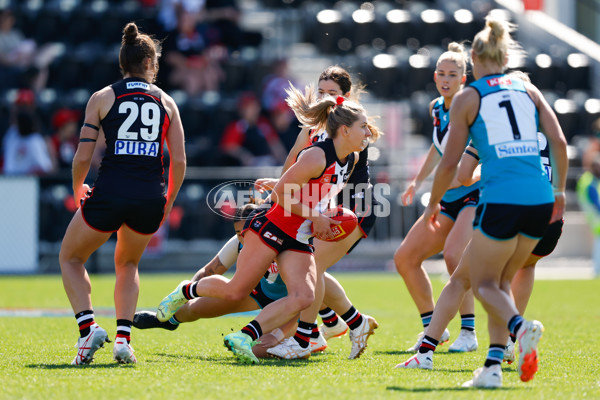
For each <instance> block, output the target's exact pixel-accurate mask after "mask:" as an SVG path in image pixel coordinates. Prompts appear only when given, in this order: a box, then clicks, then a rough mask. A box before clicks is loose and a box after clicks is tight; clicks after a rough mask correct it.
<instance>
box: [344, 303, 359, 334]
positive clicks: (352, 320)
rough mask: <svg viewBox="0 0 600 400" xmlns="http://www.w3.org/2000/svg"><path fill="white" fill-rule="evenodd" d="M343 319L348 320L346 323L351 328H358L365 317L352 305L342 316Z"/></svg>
mask: <svg viewBox="0 0 600 400" xmlns="http://www.w3.org/2000/svg"><path fill="white" fill-rule="evenodd" d="M341 317H342V319H343V320H344V321H346V324H347V325H348V327H349V328H350V329H356V328H358V327H359V326H360V324H362V322H363V317H362V315H361V314H360V313H359V312H358V310H357V309H356V308H354V306H350V309H349V310H348V311H346V312H345V313H344V314H343V315H342V316H341Z"/></svg>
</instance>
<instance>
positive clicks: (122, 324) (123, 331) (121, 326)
mask: <svg viewBox="0 0 600 400" xmlns="http://www.w3.org/2000/svg"><path fill="white" fill-rule="evenodd" d="M131 325H132V322H131V321H130V320H128V319H118V320H117V339H118V338H125V339H126V340H127V343H129V342H131Z"/></svg>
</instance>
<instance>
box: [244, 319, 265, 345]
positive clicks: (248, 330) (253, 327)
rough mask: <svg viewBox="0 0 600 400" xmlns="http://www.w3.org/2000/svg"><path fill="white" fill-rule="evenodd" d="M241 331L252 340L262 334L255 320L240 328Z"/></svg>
mask: <svg viewBox="0 0 600 400" xmlns="http://www.w3.org/2000/svg"><path fill="white" fill-rule="evenodd" d="M242 332H243V333H245V334H246V335H248V336H250V337H251V338H252V340H253V341H254V340H256V339H258V338H259V337H261V336H262V328H261V327H260V324H259V323H258V321H257V320H255V319H254V320H252V321H250V323H249V324H248V325H246V326H245V327H243V328H242Z"/></svg>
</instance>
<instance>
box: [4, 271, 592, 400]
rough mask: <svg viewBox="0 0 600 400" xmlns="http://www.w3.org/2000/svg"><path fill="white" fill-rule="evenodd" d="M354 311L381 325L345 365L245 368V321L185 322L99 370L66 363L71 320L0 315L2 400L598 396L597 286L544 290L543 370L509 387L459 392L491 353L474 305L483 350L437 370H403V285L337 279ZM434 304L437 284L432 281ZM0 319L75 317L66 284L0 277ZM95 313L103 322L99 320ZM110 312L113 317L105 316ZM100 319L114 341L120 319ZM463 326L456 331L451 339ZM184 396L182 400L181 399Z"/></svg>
mask: <svg viewBox="0 0 600 400" xmlns="http://www.w3.org/2000/svg"><path fill="white" fill-rule="evenodd" d="M336 276H337V277H338V279H339V281H340V282H341V283H342V284H343V285H344V287H345V288H346V290H347V293H348V295H349V297H350V298H351V299H352V301H353V302H354V304H355V305H356V306H357V308H358V309H359V310H360V311H362V312H364V313H367V314H370V315H373V316H374V317H375V318H377V320H378V321H379V323H380V328H379V329H378V330H377V331H376V334H375V335H374V336H372V337H371V339H370V340H369V347H368V349H367V351H366V352H365V353H364V354H363V356H362V357H361V358H360V359H358V360H352V361H350V360H347V356H348V353H349V351H350V343H349V340H348V338H347V336H345V337H343V338H340V339H333V340H331V341H330V343H329V348H328V349H327V351H326V352H325V353H323V354H321V355H317V356H314V357H311V358H310V359H309V360H301V361H279V360H266V361H264V362H262V364H260V365H257V366H246V365H240V364H238V363H237V362H236V361H235V359H234V358H233V357H232V355H231V353H229V352H228V351H227V350H226V349H225V347H223V344H222V343H223V341H222V336H223V335H224V334H227V333H229V332H231V331H232V330H238V329H240V328H241V327H242V326H243V325H244V324H245V323H247V322H248V321H249V320H250V319H251V318H250V317H249V316H236V317H222V318H218V319H212V320H203V321H198V322H196V323H192V324H187V325H182V326H181V327H180V328H179V329H178V330H177V331H175V332H169V331H164V330H146V331H139V330H135V329H134V331H133V332H132V346H133V347H134V348H135V351H136V356H137V359H138V364H137V365H118V364H116V363H114V362H113V361H112V360H111V357H112V346H111V345H110V344H109V345H108V346H107V347H106V348H104V349H101V350H100V351H98V352H97V353H96V358H95V361H94V363H93V364H91V365H90V366H85V367H73V366H71V365H70V362H71V360H72V359H73V357H74V356H75V353H76V350H75V348H74V347H73V346H74V344H75V342H76V340H77V336H78V333H77V327H76V322H75V319H74V318H73V316H72V315H71V316H64V317H14V316H12V317H11V316H5V317H0V339H1V341H0V382H1V385H2V388H1V390H0V399H9V398H10V399H12V398H15V399H21V398H27V399H55V398H61V399H63V398H76V397H79V398H83V399H88V398H89V399H117V398H122V399H138V398H154V399H174V398H177V399H182V398H188V399H191V398H194V399H221V400H222V399H240V398H244V399H259V398H260V399H301V398H302V399H307V398H323V397H324V398H328V397H329V398H350V399H379V398H383V399H387V398H389V399H392V398H393V399H396V398H402V399H413V398H414V399H417V398H418V399H429V398H444V399H454V398H457V399H459V398H460V399H480V398H485V399H506V398H514V399H583V398H589V399H593V398H596V399H597V398H600V350H599V346H598V340H599V337H598V332H599V331H600V306H599V305H600V301H599V300H600V295H599V293H600V280H599V279H596V280H588V281H538V282H537V283H536V287H535V289H534V295H533V298H532V301H531V303H530V307H529V310H528V312H527V313H526V317H528V318H535V319H539V320H540V321H542V322H543V323H544V325H545V327H546V330H545V334H544V338H543V340H542V342H541V343H540V357H541V362H540V371H539V372H538V374H537V375H536V378H535V379H534V380H533V381H531V382H528V383H522V382H521V381H520V380H519V378H518V376H517V373H516V366H515V364H513V365H512V366H506V364H505V365H504V368H503V372H504V373H503V378H504V387H503V388H501V389H497V390H472V389H463V388H461V387H460V385H461V383H463V382H464V381H466V380H468V379H470V377H471V374H472V371H473V370H475V369H476V368H478V367H479V366H481V365H482V363H483V360H484V359H485V355H486V350H487V346H488V344H489V343H488V338H487V331H486V322H485V321H484V319H485V318H484V315H485V314H484V312H483V310H482V309H481V307H480V306H479V304H478V305H477V310H476V317H477V321H476V326H477V332H478V338H479V345H480V346H479V350H478V351H477V352H475V353H471V354H449V353H447V352H446V351H447V350H446V349H447V346H442V347H440V348H439V350H438V351H437V352H436V356H435V359H434V370H433V371H422V370H416V371H415V370H408V371H406V370H396V369H394V368H393V367H394V366H395V365H396V364H397V363H398V362H400V361H403V360H405V359H406V358H408V357H409V354H408V353H406V352H404V349H405V348H407V347H409V346H410V345H412V344H413V342H414V340H415V337H416V334H417V333H419V332H420V331H421V327H420V320H419V316H418V313H417V311H416V308H415V306H414V305H413V303H412V301H411V300H410V299H409V295H408V293H407V291H406V288H405V287H404V284H403V282H402V281H401V279H400V277H399V276H397V275H393V274H383V273H373V274H337V275H336ZM184 278H185V276H183V275H148V274H146V275H144V274H143V273H142V276H141V293H140V299H139V303H138V308H139V309H152V308H154V307H156V305H157V304H158V302H159V301H160V300H161V299H162V298H163V296H164V295H166V294H167V293H168V292H169V291H171V290H172V288H173V287H174V286H175V285H176V284H177V283H178V282H179V281H180V280H181V279H184ZM113 282H114V277H113V276H111V275H106V276H104V275H101V276H93V277H92V285H93V294H92V297H93V302H94V307H95V308H96V310H107V309H108V310H109V309H110V308H111V307H112V305H113V300H112V287H113ZM433 283H434V289H435V293H436V296H437V295H438V294H439V292H440V290H441V288H442V282H441V281H440V280H439V279H438V278H433ZM0 293H1V295H0V310H3V309H8V308H19V309H21V308H36V309H37V308H48V309H56V308H62V309H64V308H68V307H69V303H68V301H67V298H66V295H65V294H64V291H63V288H62V283H61V280H60V277H59V276H25V277H0ZM98 314H100V313H98ZM104 315H106V313H104ZM96 321H98V322H99V323H100V325H102V326H103V327H104V328H105V329H106V330H107V331H108V332H109V336H110V337H111V338H114V335H115V330H116V326H115V321H114V318H113V317H110V316H102V315H99V316H97V318H96ZM459 323H460V322H459V321H458V320H457V319H455V320H454V321H452V324H451V325H450V331H451V334H452V338H451V340H453V338H454V337H455V335H456V334H457V333H458V330H459ZM184 396H185V397H184Z"/></svg>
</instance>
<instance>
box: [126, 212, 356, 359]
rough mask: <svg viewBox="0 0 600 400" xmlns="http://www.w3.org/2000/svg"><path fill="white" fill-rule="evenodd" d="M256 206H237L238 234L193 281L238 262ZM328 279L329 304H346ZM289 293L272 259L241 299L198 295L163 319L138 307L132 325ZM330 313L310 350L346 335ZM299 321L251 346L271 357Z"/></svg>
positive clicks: (239, 308)
mask: <svg viewBox="0 0 600 400" xmlns="http://www.w3.org/2000/svg"><path fill="white" fill-rule="evenodd" d="M257 207H258V206H256V205H255V204H247V205H246V206H244V207H242V208H239V209H238V210H237V212H236V214H235V217H234V222H233V226H234V229H235V233H236V235H235V236H233V237H232V238H231V239H230V240H229V241H228V242H227V243H226V244H225V245H224V246H223V248H221V250H220V251H219V252H218V253H217V255H216V256H215V257H214V258H213V259H212V260H211V261H210V262H209V263H208V264H207V265H205V266H204V267H202V268H201V269H200V270H198V271H197V272H196V274H194V277H193V278H192V282H196V281H198V280H200V279H202V278H204V277H206V276H210V275H215V274H218V275H223V274H224V273H225V272H227V271H228V270H229V268H231V266H233V265H234V264H235V263H236V261H237V258H238V254H239V251H240V250H241V248H242V246H243V243H244V239H243V237H242V236H241V234H240V233H241V231H242V229H243V226H244V222H245V220H246V218H248V215H249V214H250V213H251V212H252V211H254V210H255V209H256V208H257ZM325 279H326V292H327V293H326V296H325V298H326V299H327V300H328V301H330V304H331V305H332V307H333V308H334V309H339V307H340V306H339V304H340V303H341V304H342V307H343V305H344V304H345V302H347V301H348V300H347V298H346V295H345V293H344V290H343V288H342V287H341V285H340V284H339V283H338V282H337V280H336V279H335V278H334V277H333V276H331V275H329V274H327V275H326V277H325ZM286 294H287V288H286V286H285V283H284V282H283V281H282V279H281V277H280V276H279V271H278V268H277V263H275V262H273V263H272V264H271V267H270V268H269V270H268V271H267V272H266V273H265V276H264V278H262V279H261V281H260V283H259V284H258V285H257V286H256V288H255V289H254V290H253V291H252V293H250V295H249V296H248V297H246V298H244V299H242V300H240V301H231V300H225V299H217V298H212V297H201V298H197V299H194V300H191V301H190V302H188V303H186V304H184V305H183V306H182V307H181V308H180V309H179V310H177V312H176V313H175V315H173V317H171V319H169V320H168V321H166V322H160V321H159V320H158V318H157V316H156V313H155V312H153V311H139V312H136V314H135V317H134V319H133V326H134V327H136V328H138V329H149V328H163V329H167V330H175V329H177V327H178V326H179V324H180V323H185V322H193V321H197V320H198V319H201V318H215V317H219V316H222V315H226V314H231V313H238V312H246V311H254V310H258V309H261V308H264V307H265V306H267V305H268V304H270V303H272V302H273V301H275V300H278V299H280V298H282V297H284V296H286ZM323 308H327V306H324V307H323ZM331 314H333V315H330V316H329V318H327V319H326V321H328V322H333V324H332V325H331V326H329V327H328V326H325V325H323V326H322V327H321V330H320V333H321V334H319V332H317V335H316V336H315V337H313V338H311V342H310V348H311V352H318V351H323V350H325V348H326V347H327V340H328V339H331V338H334V337H338V336H343V335H344V334H345V333H346V332H347V330H348V327H347V325H346V324H345V323H344V321H343V320H341V319H339V318H338V317H337V314H335V312H333V311H331ZM296 325H297V323H296V321H295V319H294V320H292V321H290V322H289V323H287V324H285V325H284V326H282V327H280V328H277V329H275V330H273V331H272V332H270V333H268V334H265V335H262V336H261V337H260V338H259V339H258V341H257V344H256V345H255V346H253V347H252V351H253V353H254V355H255V356H257V357H271V356H269V355H267V353H266V349H268V348H270V347H273V346H275V345H276V344H277V343H279V342H280V341H281V340H282V339H283V338H284V337H288V336H290V335H291V334H293V333H294V332H295V329H296Z"/></svg>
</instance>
